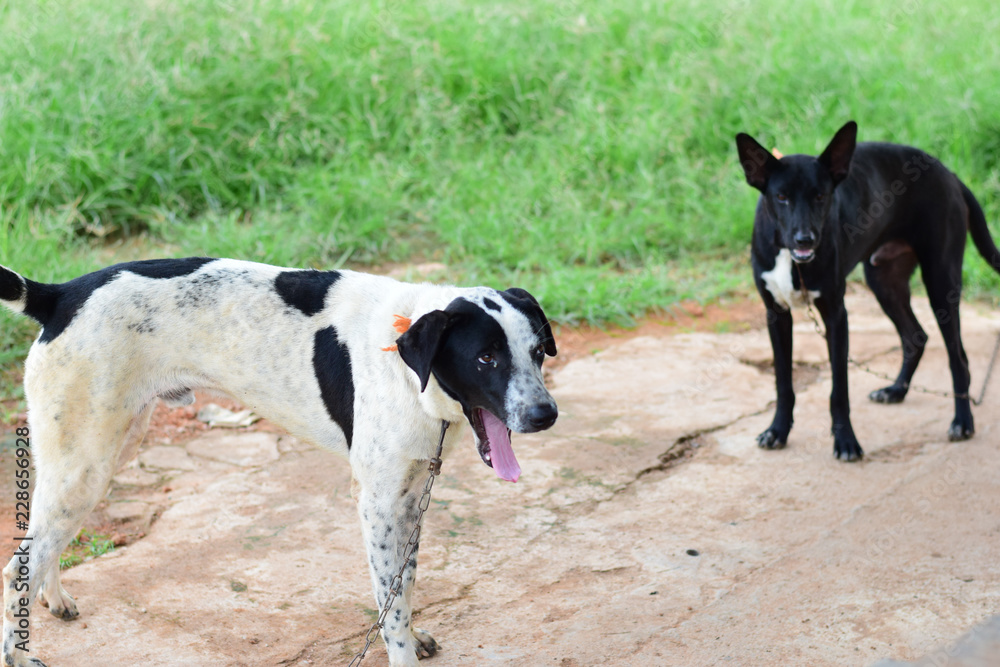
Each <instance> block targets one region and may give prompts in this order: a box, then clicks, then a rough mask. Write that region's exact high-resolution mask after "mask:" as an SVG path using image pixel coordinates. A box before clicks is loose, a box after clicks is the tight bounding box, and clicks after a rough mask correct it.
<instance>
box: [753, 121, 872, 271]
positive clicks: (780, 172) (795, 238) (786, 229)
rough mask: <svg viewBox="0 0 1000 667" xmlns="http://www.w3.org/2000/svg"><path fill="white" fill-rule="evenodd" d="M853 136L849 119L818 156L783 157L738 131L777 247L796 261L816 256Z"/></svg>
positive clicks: (854, 125)
mask: <svg viewBox="0 0 1000 667" xmlns="http://www.w3.org/2000/svg"><path fill="white" fill-rule="evenodd" d="M857 135H858V126H857V123H855V122H854V121H853V120H852V121H848V122H847V124H845V125H844V126H843V127H842V128H840V129H839V130H837V134H835V135H834V136H833V139H832V140H831V141H830V144H829V145H828V146H827V147H826V150H824V151H823V153H822V154H821V155H820V156H819V157H813V156H811V155H789V156H787V157H783V158H781V159H778V158H776V157H775V156H774V155H772V154H771V153H770V152H769V151H768V150H767V149H765V148H764V147H763V146H761V145H760V144H759V143H757V142H756V141H755V140H754V139H753V137H751V136H750V135H748V134H743V133H740V134H737V135H736V150H737V151H738V152H739V155H740V164H741V165H742V166H743V172H744V173H745V174H746V178H747V183H749V184H750V185H752V186H753V187H755V188H757V189H758V190H760V192H761V195H762V196H761V204H762V205H763V206H764V207H765V208H766V210H767V211H768V213H769V214H770V217H771V219H772V220H774V221H776V223H777V228H778V229H777V233H778V235H779V237H780V238H779V239H778V241H779V245H780V246H781V247H785V248H788V249H789V250H791V253H792V259H794V260H795V261H796V262H800V263H805V262H811V261H812V260H813V258H814V257H815V256H816V248H817V247H818V246H819V242H820V239H821V238H822V234H823V223H824V222H825V221H826V218H827V215H828V214H829V212H830V204H831V202H832V200H833V193H834V188H836V187H837V185H839V184H840V182H841V181H843V180H844V179H845V178H847V173H848V171H849V170H850V167H851V158H852V157H853V156H854V147H855V145H856V143H857Z"/></svg>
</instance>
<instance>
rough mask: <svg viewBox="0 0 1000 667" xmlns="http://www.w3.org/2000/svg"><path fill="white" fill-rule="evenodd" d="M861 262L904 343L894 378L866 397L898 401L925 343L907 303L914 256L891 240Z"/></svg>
mask: <svg viewBox="0 0 1000 667" xmlns="http://www.w3.org/2000/svg"><path fill="white" fill-rule="evenodd" d="M890 245H891V246H892V247H891V248H890ZM864 266H865V279H866V280H867V281H868V286H869V287H871V290H872V292H874V294H875V297H876V298H877V299H878V302H879V305H881V306H882V310H884V311H885V314H886V315H888V316H889V319H890V320H892V323H893V324H894V325H895V326H896V331H897V332H898V333H899V340H900V342H901V343H902V347H903V365H902V368H900V370H899V375H898V376H897V377H896V381H895V382H893V383H892V384H891V385H889V386H888V387H883V388H882V389H876V390H875V391H873V392H872V393H870V394H868V398H870V399H871V400H873V401H875V402H876V403H901V402H902V401H903V399H904V398H906V393H907V391H908V390H909V388H910V380H911V379H913V373H914V372H915V371H916V370H917V364H919V363H920V357H921V356H923V354H924V346H925V345H926V344H927V334H926V333H924V330H923V329H922V328H921V327H920V322H918V321H917V318H916V316H915V315H914V314H913V309H912V308H911V307H910V276H911V275H913V269H914V268H916V266H917V256H916V254H915V253H914V252H913V249H912V248H910V246H909V245H907V244H906V243H904V242H902V241H894V242H890V243H887V244H885V245H884V246H883V247H881V248H879V249H878V250H876V251H875V253H873V254H872V257H871V258H870V259H869V261H866V262H864Z"/></svg>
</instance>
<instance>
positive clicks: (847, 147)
mask: <svg viewBox="0 0 1000 667" xmlns="http://www.w3.org/2000/svg"><path fill="white" fill-rule="evenodd" d="M857 141H858V124H857V123H855V122H854V121H853V120H849V121H847V123H845V124H844V127H842V128H840V129H839V130H837V134H835V135H833V139H831V140H830V145H828V146H827V147H826V150H825V151H823V154H822V155H820V156H819V162H820V164H822V165H823V166H824V167H826V168H827V169H829V170H830V175H831V176H833V182H834V184H836V183H840V182H841V181H842V180H844V179H845V178H847V172H848V171H850V169H851V158H852V157H854V148H855V146H857Z"/></svg>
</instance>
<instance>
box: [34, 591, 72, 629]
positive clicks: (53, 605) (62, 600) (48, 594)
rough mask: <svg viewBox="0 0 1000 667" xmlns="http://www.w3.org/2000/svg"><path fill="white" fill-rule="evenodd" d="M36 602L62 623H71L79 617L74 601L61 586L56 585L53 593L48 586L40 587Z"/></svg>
mask: <svg viewBox="0 0 1000 667" xmlns="http://www.w3.org/2000/svg"><path fill="white" fill-rule="evenodd" d="M38 601H39V602H41V603H42V605H44V606H46V607H48V608H49V613H50V614H52V615H53V616H55V617H56V618H61V619H62V620H64V621H72V620H74V619H75V618H77V617H78V616H79V615H80V610H79V609H77V607H76V600H74V599H73V598H72V597H71V596H70V594H69V593H67V592H66V591H65V589H63V587H62V585H59V584H57V585H56V590H55V592H54V593H53V592H52V591H51V590H49V587H48V586H42V588H41V590H40V591H38Z"/></svg>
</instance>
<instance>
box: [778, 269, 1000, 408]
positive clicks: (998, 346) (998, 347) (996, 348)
mask: <svg viewBox="0 0 1000 667" xmlns="http://www.w3.org/2000/svg"><path fill="white" fill-rule="evenodd" d="M795 268H797V269H798V271H799V288H800V289H801V290H802V298H803V300H804V301H805V304H806V314H808V315H809V319H810V320H812V323H813V328H815V329H816V333H818V334H819V335H820V336H822V337H823V338H824V339H826V331H824V330H823V327H822V325H821V324H820V322H819V319H818V318H817V317H816V311H815V310H814V309H813V304H812V297H811V296H810V295H809V290H808V289H806V281H805V280H804V279H803V277H802V269H801V268H800V267H799V266H798V265H797V264H796V266H795ZM998 353H1000V333H998V334H997V342H996V343H995V344H994V345H993V355H992V356H991V357H990V365H989V366H987V368H986V379H984V380H983V388H982V389H980V390H979V397H978V398H971V397H970V396H969V394H955V392H952V391H940V390H937V389H928V388H927V387H921V386H919V385H915V384H914V385H910V384H908V385H907V386H906V389H907V390H909V391H916V392H920V393H921V394H931V395H933V396H940V397H942V398H965V399H969V400H970V401H971V402H972V404H973V405H976V406H978V405H980V404H981V403H982V402H983V398H984V397H985V396H986V387H988V386H989V384H990V377H991V376H992V375H993V368H994V367H995V366H996V361H997V355H998ZM847 362H848V363H849V364H851V365H852V366H854V367H855V368H859V369H861V370H863V371H864V372H866V373H868V374H870V375H874V376H875V377H877V378H881V379H883V380H888V381H889V382H893V383H894V382H895V381H896V378H894V377H892V376H891V375H888V374H886V373H882V372H881V371H877V370H875V369H873V368H871V367H870V366H869V365H868V364H866V363H865V362H863V361H858V360H857V359H855V358H854V357H852V356H850V355H847Z"/></svg>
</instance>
